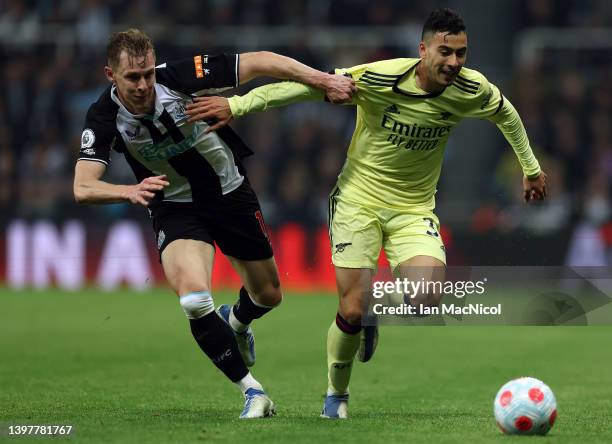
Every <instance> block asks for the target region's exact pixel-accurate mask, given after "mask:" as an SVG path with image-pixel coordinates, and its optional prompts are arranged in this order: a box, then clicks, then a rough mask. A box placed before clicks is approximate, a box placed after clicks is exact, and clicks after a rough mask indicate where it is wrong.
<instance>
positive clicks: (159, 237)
mask: <svg viewBox="0 0 612 444" xmlns="http://www.w3.org/2000/svg"><path fill="white" fill-rule="evenodd" d="M165 240H166V233H164V230H159V233H157V249H158V250H159V249H161V247H162V245H163V244H164V241H165Z"/></svg>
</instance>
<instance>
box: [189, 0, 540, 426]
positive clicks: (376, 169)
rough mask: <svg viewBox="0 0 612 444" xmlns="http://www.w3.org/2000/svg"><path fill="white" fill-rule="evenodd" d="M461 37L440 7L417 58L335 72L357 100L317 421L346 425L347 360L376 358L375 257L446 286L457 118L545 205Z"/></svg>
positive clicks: (260, 105)
mask: <svg viewBox="0 0 612 444" xmlns="http://www.w3.org/2000/svg"><path fill="white" fill-rule="evenodd" d="M466 52H467V34H466V31H465V24H464V22H463V19H462V18H461V17H460V16H459V15H458V14H457V13H456V12H454V11H452V10H449V9H439V10H436V11H434V12H432V13H431V15H430V16H429V18H428V19H427V21H426V23H425V25H424V27H423V34H422V41H421V42H420V43H419V56H420V57H419V58H401V59H393V60H384V61H378V62H373V63H368V64H364V65H359V66H355V67H352V68H348V69H337V70H336V73H337V74H343V75H347V76H351V77H352V78H353V79H354V80H355V83H356V85H357V89H358V93H357V94H356V95H355V96H354V98H353V100H352V104H353V105H355V106H356V108H357V119H356V127H355V132H354V133H353V138H352V140H351V144H350V146H349V149H348V154H347V159H346V162H345V164H344V167H343V169H342V172H341V173H340V175H339V177H338V182H337V185H336V187H335V188H334V189H333V191H332V192H331V194H330V205H329V236H330V242H331V248H332V260H333V263H334V266H335V271H336V281H337V285H338V292H339V307H338V312H337V315H336V319H335V321H334V322H333V323H332V325H331V327H330V329H329V332H328V336H327V361H328V362H327V364H328V391H327V397H326V400H325V404H324V406H323V411H322V414H321V416H323V417H327V418H346V417H347V415H348V397H349V392H348V384H349V379H350V375H351V370H352V364H353V361H354V358H355V356H358V357H359V359H360V360H362V361H367V360H369V359H370V358H371V356H372V354H373V353H374V348H375V346H376V342H377V336H378V332H377V329H376V327H364V328H362V326H361V316H362V302H363V297H364V296H363V295H364V294H368V291H370V290H371V285H372V279H373V275H374V272H375V269H376V265H377V262H378V256H379V254H380V250H381V248H382V249H384V251H385V254H386V256H387V258H388V260H389V263H390V265H391V267H392V269H393V271H394V273H395V275H396V276H398V277H400V278H402V279H403V278H407V279H410V280H421V279H425V280H426V281H443V280H444V276H445V267H446V256H445V250H444V245H443V241H442V238H441V236H440V234H439V226H440V225H439V221H438V218H437V217H436V215H435V214H434V208H435V192H436V185H437V183H438V178H439V177H440V170H441V167H442V160H443V157H444V149H445V147H446V144H447V141H448V138H449V136H450V133H451V131H452V129H453V128H454V127H455V126H456V125H457V124H458V123H459V121H460V120H461V119H463V118H465V117H476V118H481V119H487V120H489V121H491V122H493V123H495V124H496V125H497V127H498V128H499V129H500V130H501V132H502V133H503V135H504V136H505V138H506V140H507V141H508V142H509V143H510V145H511V146H512V148H513V149H514V151H515V153H516V155H517V157H518V160H519V162H520V164H521V167H522V169H523V173H524V177H523V189H524V197H525V200H527V201H528V200H541V199H544V197H545V196H546V174H545V173H544V172H543V171H542V170H541V169H540V165H539V164H538V161H537V160H536V158H535V157H534V155H533V152H532V150H531V147H530V145H529V140H528V138H527V134H526V132H525V128H524V126H523V124H522V122H521V120H520V117H519V115H518V113H517V112H516V110H515V109H514V107H513V106H512V104H511V103H510V102H509V101H508V99H506V98H505V97H504V96H503V95H502V94H501V92H500V90H499V89H498V88H497V87H496V86H495V85H493V84H491V83H489V81H488V80H487V79H486V78H485V76H484V75H482V74H481V73H479V72H478V71H475V70H472V69H468V68H465V67H464V66H463V65H464V63H465V59H466ZM323 99H324V93H321V92H320V91H318V90H316V89H314V88H311V87H308V86H305V85H302V84H299V83H293V82H281V83H275V84H271V85H266V86H263V87H260V88H256V89H254V90H252V91H251V92H249V93H248V94H246V95H244V96H234V97H231V98H229V99H225V98H220V97H215V98H202V99H196V102H195V103H194V104H193V105H192V106H191V107H190V109H189V110H188V114H190V116H191V118H192V119H194V120H195V119H201V118H205V119H210V118H216V119H217V123H216V125H212V127H211V129H212V130H214V129H216V128H219V127H221V126H223V125H225V124H227V122H229V120H231V118H232V117H240V116H243V115H246V114H248V113H252V112H255V111H263V110H266V109H268V108H271V107H277V106H284V105H288V104H290V103H295V102H300V101H307V100H323ZM411 297H412V298H411V300H410V303H411V304H413V305H415V306H422V305H435V304H437V303H439V300H440V297H441V295H439V294H418V295H411Z"/></svg>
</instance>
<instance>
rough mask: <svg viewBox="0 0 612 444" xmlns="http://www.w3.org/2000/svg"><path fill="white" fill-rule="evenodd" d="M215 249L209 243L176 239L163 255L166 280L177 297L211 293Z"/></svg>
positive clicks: (162, 260)
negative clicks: (205, 292) (196, 292)
mask: <svg viewBox="0 0 612 444" xmlns="http://www.w3.org/2000/svg"><path fill="white" fill-rule="evenodd" d="M214 255H215V248H214V247H213V246H212V245H211V244H210V243H207V242H203V241H200V240H193V239H176V240H173V241H172V242H170V243H169V244H168V245H167V246H166V248H164V250H163V251H162V253H161V263H162V267H163V269H164V273H165V274H166V279H167V280H168V283H169V284H170V286H171V287H172V289H173V290H174V291H175V292H176V294H177V295H179V296H182V295H184V294H188V293H192V292H195V291H210V289H211V276H212V267H213V259H214Z"/></svg>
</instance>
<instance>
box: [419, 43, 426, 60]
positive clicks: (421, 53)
mask: <svg viewBox="0 0 612 444" xmlns="http://www.w3.org/2000/svg"><path fill="white" fill-rule="evenodd" d="M426 52H427V48H426V47H425V42H421V43H419V57H420V58H425V53H426Z"/></svg>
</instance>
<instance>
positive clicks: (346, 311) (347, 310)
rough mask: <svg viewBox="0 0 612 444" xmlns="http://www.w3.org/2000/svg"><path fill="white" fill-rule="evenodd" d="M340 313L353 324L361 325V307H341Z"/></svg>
mask: <svg viewBox="0 0 612 444" xmlns="http://www.w3.org/2000/svg"><path fill="white" fill-rule="evenodd" d="M340 315H341V316H342V317H343V318H344V320H345V321H346V322H348V323H349V324H351V325H361V307H360V306H349V307H343V308H342V309H341V312H340Z"/></svg>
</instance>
